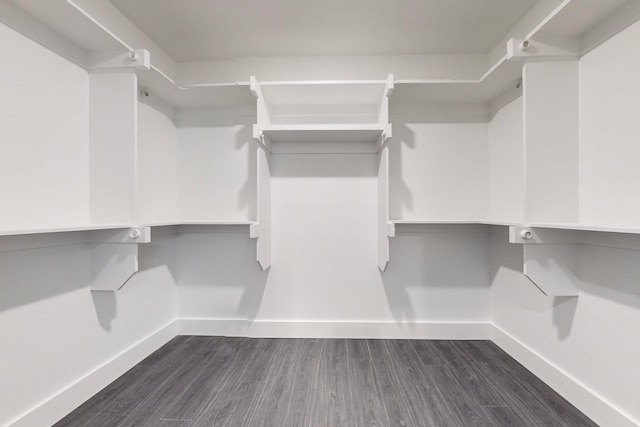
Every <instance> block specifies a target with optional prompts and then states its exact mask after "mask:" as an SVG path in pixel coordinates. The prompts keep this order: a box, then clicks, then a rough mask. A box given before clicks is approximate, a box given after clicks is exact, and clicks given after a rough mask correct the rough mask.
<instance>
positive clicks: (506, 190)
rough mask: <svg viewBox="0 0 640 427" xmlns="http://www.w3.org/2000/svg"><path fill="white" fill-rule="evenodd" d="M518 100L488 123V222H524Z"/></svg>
mask: <svg viewBox="0 0 640 427" xmlns="http://www.w3.org/2000/svg"><path fill="white" fill-rule="evenodd" d="M522 113H523V111H522V97H519V98H517V99H515V100H514V101H512V102H510V103H509V104H507V105H506V106H504V107H502V109H500V111H498V112H497V113H496V115H495V116H494V117H493V119H492V120H491V122H490V123H489V219H490V220H491V221H496V222H514V223H520V222H522V221H524V213H525V212H524V211H525V206H524V200H525V183H524V145H523V141H522V139H523V129H522Z"/></svg>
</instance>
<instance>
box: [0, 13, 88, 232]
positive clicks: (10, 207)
mask: <svg viewBox="0 0 640 427" xmlns="http://www.w3.org/2000/svg"><path fill="white" fill-rule="evenodd" d="M0 51H1V52H2V56H1V58H0V81H2V84H1V85H0V153H1V154H0V194H2V198H1V199H0V229H25V228H47V227H55V226H61V225H77V224H86V223H88V221H89V77H88V74H87V72H86V71H84V70H83V69H81V68H79V67H77V66H76V65H74V64H72V63H70V62H68V61H67V60H65V59H62V58H60V57H59V56H57V55H55V54H53V53H51V52H50V51H48V50H46V49H45V48H43V47H41V46H40V45H38V44H36V43H35V42H33V41H31V40H29V39H27V38H25V37H23V36H22V35H20V34H18V33H16V32H15V31H13V30H12V29H9V28H7V27H6V26H4V25H2V24H0Z"/></svg>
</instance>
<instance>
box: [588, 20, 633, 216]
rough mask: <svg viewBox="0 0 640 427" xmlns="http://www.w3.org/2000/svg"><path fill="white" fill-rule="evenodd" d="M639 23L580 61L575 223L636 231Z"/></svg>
mask: <svg viewBox="0 0 640 427" xmlns="http://www.w3.org/2000/svg"><path fill="white" fill-rule="evenodd" d="M639 38H640V23H636V24H634V25H632V26H631V27H629V28H627V29H626V30H624V31H623V32H621V33H620V34H618V35H617V36H616V37H614V38H613V39H611V40H609V41H608V42H606V43H605V44H603V45H602V46H599V47H598V48H596V49H595V50H593V51H591V52H590V53H588V54H587V55H585V56H584V57H583V58H581V60H580V221H581V222H583V223H587V224H588V223H598V224H611V225H630V226H638V212H639V211H640V197H638V195H639V194H640V167H638V158H640V145H639V144H638V138H639V135H640V120H638V117H640V86H638V75H640V57H639V56H638V55H634V54H632V53H631V52H630V51H629V47H630V46H633V45H634V44H635V43H637V41H638V39H639Z"/></svg>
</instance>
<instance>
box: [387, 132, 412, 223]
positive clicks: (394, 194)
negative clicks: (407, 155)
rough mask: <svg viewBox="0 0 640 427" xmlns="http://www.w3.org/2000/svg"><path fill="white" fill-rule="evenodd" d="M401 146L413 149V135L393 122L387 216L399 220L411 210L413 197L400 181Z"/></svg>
mask: <svg viewBox="0 0 640 427" xmlns="http://www.w3.org/2000/svg"><path fill="white" fill-rule="evenodd" d="M403 145H406V146H408V147H410V148H415V145H416V142H415V134H414V132H413V131H412V130H411V129H410V128H409V127H408V126H407V125H406V123H402V122H400V121H395V120H394V122H393V138H391V141H390V143H389V215H390V218H401V217H402V212H405V211H407V212H411V211H412V210H413V195H412V193H411V189H410V188H409V185H408V184H407V182H406V181H405V180H404V179H402V174H401V173H400V171H401V170H402V153H403V147H402V146H403Z"/></svg>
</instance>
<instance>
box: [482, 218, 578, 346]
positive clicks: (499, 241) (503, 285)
mask: <svg viewBox="0 0 640 427" xmlns="http://www.w3.org/2000/svg"><path fill="white" fill-rule="evenodd" d="M491 239H492V240H491V241H492V244H491V273H490V276H491V284H492V293H493V294H494V298H498V299H499V300H500V301H501V303H503V304H509V305H513V306H516V307H518V308H519V309H521V310H523V311H525V312H531V313H545V312H549V314H550V321H551V322H552V323H553V325H554V327H555V328H556V331H557V335H558V339H559V340H560V341H564V340H565V339H567V338H568V337H569V336H570V335H571V330H572V327H573V321H574V318H575V314H576V310H577V308H578V304H579V298H575V297H549V296H547V295H545V294H543V293H542V292H541V291H540V289H538V287H537V286H536V285H535V284H533V283H532V282H531V281H530V280H529V279H528V278H527V277H526V276H525V275H524V274H523V269H522V267H523V246H522V245H518V244H511V243H509V235H508V231H507V230H506V228H504V229H503V230H501V231H500V232H496V233H494V234H492V236H491ZM532 326H534V325H532Z"/></svg>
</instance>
